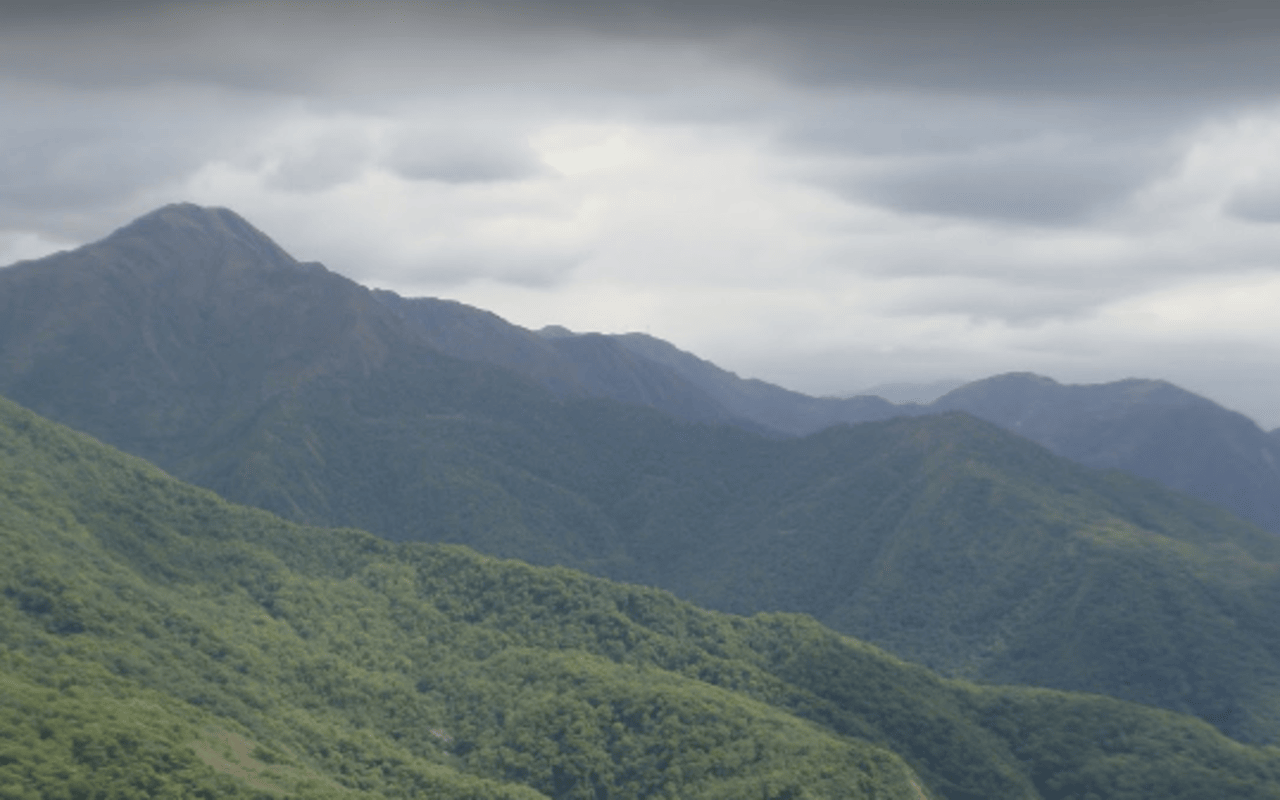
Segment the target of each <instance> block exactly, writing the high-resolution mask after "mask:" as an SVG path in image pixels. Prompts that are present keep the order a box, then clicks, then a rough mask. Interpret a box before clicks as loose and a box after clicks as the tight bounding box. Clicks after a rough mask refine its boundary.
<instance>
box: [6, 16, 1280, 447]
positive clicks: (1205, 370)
mask: <svg viewBox="0 0 1280 800" xmlns="http://www.w3.org/2000/svg"><path fill="white" fill-rule="evenodd" d="M175 201H192V202H197V203H202V204H207V205H219V206H226V207H228V208H231V209H233V210H235V211H237V212H238V213H240V214H242V215H243V216H245V217H246V218H247V219H249V221H250V222H252V223H253V224H255V225H256V226H257V227H259V228H261V229H262V230H263V231H265V232H266V233H267V234H268V235H270V236H272V237H273V238H274V239H275V240H276V241H278V242H279V243H280V244H281V245H282V246H284V247H285V248H286V249H288V250H289V251H290V252H292V253H293V254H294V255H295V256H297V257H298V258H301V259H304V260H315V261H321V262H324V263H325V264H326V265H327V266H329V267H330V268H331V269H333V270H335V271H337V272H340V273H342V274H344V275H347V276H349V277H351V278H353V279H355V280H357V281H359V282H361V283H364V284H366V285H370V286H378V287H384V288H389V289H393V290H396V291H398V292H400V293H401V294H405V295H411V296H421V295H431V296H439V297H448V298H453V299H457V300H461V301H463V302H466V303H470V304H472V305H476V306H480V307H482V308H486V309H489V310H492V311H495V312H496V313H498V314H500V315H502V316H503V317H505V318H507V319H508V320H511V321H512V322H515V323H517V324H520V325H524V326H527V327H532V328H538V327H541V326H543V325H546V324H560V325H564V326H567V327H569V328H572V329H574V330H599V331H606V332H623V331H632V330H637V331H647V332H649V333H652V334H653V335H655V336H660V337H662V338H664V339H667V340H669V341H671V342H673V343H674V344H676V345H678V346H680V347H682V348H684V349H687V350H691V351H693V352H695V353H697V354H698V355H701V356H703V357H704V358H709V359H711V360H712V361H715V362H716V363H718V364H720V365H721V366H724V367H726V368H728V369H732V370H734V371H735V372H737V373H739V374H740V375H743V376H750V377H760V378H764V379H766V380H770V381H773V382H776V383H780V384H782V385H785V386H788V387H791V388H795V389H798V390H801V391H806V392H809V393H813V394H838V393H847V392H851V391H854V390H857V389H860V388H863V387H866V386H869V385H872V384H876V383H880V382H886V381H904V380H906V381H929V380H935V379H941V378H969V379H974V378H980V377H985V376H987V375H991V374H995V373H999V372H1007V371H1013V370H1027V371H1033V372H1038V373H1041V374H1045V375H1049V376H1051V377H1054V378H1056V379H1058V380H1060V381H1064V382H1098V381H1109V380H1116V379H1119V378H1124V377H1129V376H1137V377H1153V378H1164V379H1167V380H1171V381H1173V382H1175V383H1177V384H1179V385H1181V386H1184V387H1186V388H1188V389H1191V390H1193V391H1196V392H1199V393H1201V394H1204V395H1206V396H1208V397H1210V398H1212V399H1214V400H1217V401H1218V402H1220V403H1223V404H1224V405H1227V406H1228V407H1230V408H1233V409H1236V410H1239V411H1242V412H1244V413H1246V414H1248V415H1250V416H1251V417H1253V418H1254V419H1255V420H1257V421H1258V422H1259V423H1260V424H1262V425H1263V426H1264V427H1267V428H1273V427H1277V426H1280V368H1278V367H1280V313H1278V312H1280V8H1278V7H1277V6H1276V5H1275V4H1274V2H1273V0H1268V2H1256V1H1254V2H1243V1H1242V0H1213V2H1190V1H1189V0H1182V1H1178V2H1159V1H1157V0H1074V1H1073V2H1067V1H1066V0H1056V1H1055V0H1021V1H1020V2H1014V1H1013V0H999V1H997V0H918V1H913V0H869V1H868V2H857V1H854V2H843V3H822V2H809V1H808V0H792V1H791V2H787V3H782V2H776V0H775V1H773V2H728V0H720V1H716V0H682V1H681V2H675V0H669V1H664V2H648V3H646V2H616V1H614V0H596V2H593V3H590V4H581V3H579V2H573V3H571V2H568V1H567V0H532V1H530V0H524V1H523V2H514V1H513V0H512V1H507V2H504V1H503V0H478V1H477V0H471V1H470V2H466V3H465V4H464V3H457V4H453V3H396V2H378V3H374V2H369V3H343V4H338V3H323V2H288V1H286V0H277V1H276V2H269V1H266V2H243V3H235V2H230V3H228V2H221V3H216V4H215V3H195V2H185V3H182V2H128V1H127V0H126V2H113V3H102V2H83V3H64V2H56V1H55V2H50V1H49V0H45V1H44V2H11V1H10V0H5V2H0V263H3V264H7V263H11V262H12V261H15V260H18V259H20V258H29V257H34V256H39V255H43V254H45V253H48V252H51V251H53V250H56V249H62V248H66V247H70V246H75V245H79V244H82V243H86V242H89V241H93V240H95V239H98V238H101V237H103V236H105V235H106V234H108V233H110V232H111V231H112V230H113V229H115V228H117V227H119V226H121V225H123V224H125V223H127V222H128V221H129V220H131V219H132V218H134V217H136V216H139V215H141V214H143V213H146V212H147V211H150V210H152V209H153V208H155V207H157V206H160V205H163V204H165V203H169V202H175Z"/></svg>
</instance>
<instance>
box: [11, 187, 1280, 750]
mask: <svg viewBox="0 0 1280 800" xmlns="http://www.w3.org/2000/svg"><path fill="white" fill-rule="evenodd" d="M58 287H62V290H58ZM42 298H43V299H42ZM54 300H57V301H58V302H53V301H54ZM414 307H415V308H418V309H424V308H426V307H427V306H425V305H422V304H415V305H414ZM0 308H7V309H17V310H20V311H21V313H20V314H17V315H16V316H15V317H0V325H2V326H3V327H0V333H2V334H3V338H0V356H2V357H0V367H3V369H0V386H3V387H5V388H6V390H7V389H13V390H14V391H15V392H16V394H17V397H16V399H19V400H20V401H22V402H23V403H26V404H29V405H30V406H31V407H33V408H35V409H36V410H38V411H41V412H44V413H47V414H49V415H50V416H52V417H55V418H57V419H59V420H60V421H63V422H66V423H68V424H71V425H73V426H75V427H78V428H81V429H83V430H86V431H88V432H90V433H92V434H93V435H95V436H98V437H100V438H102V439H104V440H105V441H107V442H109V443H112V444H116V445H119V446H121V447H124V448H127V449H129V450H131V451H132V452H135V453H137V454H140V455H144V456H146V457H148V458H149V459H152V460H153V461H155V462H157V463H159V464H160V465H161V466H163V467H164V468H165V469H167V470H169V471H170V472H172V473H173V474H175V475H177V476H179V477H181V478H184V479H188V480H191V481H193V482H197V483H199V484H201V485H203V486H206V487H208V488H212V489H214V490H215V491H217V492H219V493H220V494H222V495H223V496H225V497H228V498H231V499H233V500H236V501H239V502H244V503H248V504H252V505H256V506H258V507H261V508H265V509H268V510H271V511H275V512H278V513H281V514H283V515H286V516H288V517H290V518H291V519H293V520H295V521H303V522H311V523H324V524H329V525H348V526H353V527H360V528H363V529H366V530H370V531H372V532H374V533H376V534H378V535H381V536H383V537H385V538H387V539H390V540H393V541H406V540H407V541H413V540H418V541H436V542H453V543H460V544H467V545H470V546H474V547H476V548H478V549H481V550H482V551H484V552H486V553H489V554H494V555H501V556H505V557H516V558H521V559H525V560H528V561H531V562H534V563H540V564H564V565H570V566H574V567H578V568H583V569H589V570H591V571H593V572H595V573H596V574H599V575H604V576H606V577H612V578H616V579H623V580H629V581H637V582H645V583H649V584H652V585H657V586H661V587H664V588H668V589H670V590H672V591H674V592H676V593H678V594H680V595H681V596H682V597H685V598H687V599H693V600H696V601H698V602H700V603H704V604H706V605H709V606H714V607H716V608H720V609H723V610H731V611H739V612H755V611H794V612H804V613H809V614H813V615H814V616H815V617H817V618H818V619H820V620H821V621H823V622H825V623H827V624H830V625H832V626H833V627H837V628H838V629H840V630H842V631H844V632H846V633H850V634H855V635H858V636H860V637H863V638H866V639H868V640H871V641H873V642H876V643H878V644H882V645H884V646H886V647H889V648H892V649H893V650H894V652H896V653H898V654H899V655H901V656H903V657H907V658H911V659H914V660H919V661H922V662H924V663H926V664H928V665H930V666H932V667H934V668H936V669H939V670H942V671H944V672H946V673H948V674H952V675H963V676H968V677H971V678H977V679H983V680H1000V681H1011V682H1024V683H1035V684H1039V685H1043V686H1050V687H1056V688H1070V689H1083V690H1088V691H1095V692H1101V693H1106V694H1111V695H1114V696H1118V697H1122V698H1129V699H1134V700H1141V701H1143V702H1148V703H1153V704H1159V705H1162V706H1165V707H1168V708H1171V709H1174V710H1178V711H1187V712H1193V713H1196V714H1198V715H1200V716H1202V717H1204V718H1205V719H1209V720H1211V721H1213V722H1214V724H1215V725H1218V726H1219V727H1220V729H1221V730H1223V731H1225V732H1228V733H1230V734H1231V735H1233V736H1237V737H1239V738H1241V739H1245V740H1250V741H1276V740H1277V739H1280V698H1278V697H1277V696H1276V693H1275V692H1274V690H1273V689H1272V687H1273V686H1275V685H1276V682H1277V681H1278V680H1280V654H1278V653H1277V649H1276V648H1277V645H1276V644H1275V643H1276V642H1280V636H1277V635H1276V634H1277V631H1276V630H1275V625H1276V623H1275V622H1274V620H1275V619H1277V618H1278V615H1277V614H1276V613H1275V611H1276V609H1277V607H1278V606H1277V602H1278V601H1277V597H1276V593H1275V586H1276V584H1275V580H1274V578H1273V575H1274V572H1275V569H1276V565H1277V564H1280V554H1277V551H1276V548H1277V546H1278V543H1277V540H1276V539H1275V537H1274V536H1269V535H1267V534H1265V533H1264V532H1262V531H1259V530H1258V529H1256V528H1253V527H1252V526H1249V525H1246V524H1244V523H1242V522H1240V521H1239V520H1236V519H1234V518H1232V517H1230V516H1229V515H1227V514H1225V513H1222V512H1219V511H1217V510H1215V509H1212V508H1209V507H1206V506H1204V505H1202V504H1199V503H1195V502H1192V501H1190V500H1189V499H1187V498H1185V497H1182V496H1180V495H1176V494H1173V493H1170V492H1167V491H1162V490H1160V489H1159V488H1158V487H1156V486H1154V485H1152V484H1148V483H1146V482H1143V481H1138V480H1133V479H1129V478H1125V477H1123V476H1119V475H1110V476H1106V475H1099V474H1096V473H1094V472H1092V471H1090V470H1087V469H1085V468H1082V467H1080V466H1078V465H1075V464H1072V463H1070V462H1067V461H1065V460H1063V459H1060V458H1055V457H1054V456H1052V455H1051V454H1050V453H1049V452H1048V451H1046V450H1044V449H1043V448H1040V447H1038V446H1036V445H1034V444H1031V443H1030V442H1028V441H1026V440H1025V439H1022V438H1021V437H1017V436H1014V435H1012V434H1009V433H1007V432H1004V431H1001V430H1000V429H998V428H996V427H994V426H992V425H990V424H986V423H982V422H979V421H977V420H975V419H973V418H970V417H968V416H965V415H963V414H951V415H942V416H936V415H935V416H929V417H920V418H917V419H898V420H894V421H891V422H884V423H874V424H866V425H862V426H857V427H854V428H834V429H830V430H826V431H823V432H821V433H819V434H815V435H813V436H810V437H806V438H803V439H790V440H779V439H773V438H767V437H762V436H758V435H753V434H752V433H750V432H748V431H744V430H741V429H738V428H734V427H728V426H712V425H699V424H690V423H687V422H681V421H678V420H675V419H672V418H671V417H669V416H666V415H664V414H661V413H658V412H656V411H654V410H653V409H646V408H642V407H638V406H634V405H623V404H620V403H616V402H611V401H608V400H604V399H594V400H586V399H579V398H573V397H564V396H557V395H555V394H552V393H551V392H549V391H547V390H546V389H545V388H544V387H542V386H541V385H539V384H538V382H536V381H534V380H533V379H531V378H529V377H527V376H521V375H517V374H514V373H512V372H510V371H508V370H503V369H499V368H497V367H494V366H492V365H488V364H479V363H475V362H467V361H462V360H459V359H455V358H451V357H449V356H447V355H444V354H442V353H440V352H439V351H438V350H436V349H434V348H433V347H431V346H430V345H429V344H428V343H427V342H426V341H425V339H424V336H423V334H422V333H421V332H420V331H419V330H418V329H417V328H415V327H414V325H413V324H411V321H410V320H408V319H406V317H405V316H404V315H401V314H398V313H394V312H393V311H392V310H390V309H388V308H387V306H386V304H385V302H382V301H380V300H378V299H377V298H375V297H374V296H373V294H372V293H371V292H369V291H368V290H366V289H364V288H363V287H359V286H357V285H356V284H354V283H351V282H350V281H347V280H346V279H344V278H341V277H339V276H336V275H333V274H332V273H328V272H327V271H324V270H323V269H322V268H318V267H307V266H304V265H299V264H296V263H294V262H292V261H291V260H289V259H288V258H287V256H284V255H282V254H280V253H279V252H278V248H274V246H273V245H270V243H269V240H266V238H265V237H263V236H261V234H257V233H256V232H254V231H252V229H251V228H247V226H246V225H244V224H242V221H238V218H236V217H234V215H230V212H223V211H211V210H206V209H198V208H194V207H176V208H169V209H165V210H162V211H161V212H158V213H157V214H155V215H151V216H149V217H147V218H144V219H143V220H141V221H140V222H139V223H137V224H136V225H134V226H129V227H127V228H125V229H123V230H122V231H121V232H119V233H117V234H116V235H114V236H112V237H109V238H108V239H107V240H105V241H104V242H103V243H100V244H99V245H93V246H89V247H86V248H83V249H82V250H80V251H77V252H75V253H70V254H64V255H61V256H57V257H52V258H51V259H46V260H44V261H41V262H33V263H30V264H25V265H19V266H17V267H13V268H10V269H8V270H3V271H0ZM228 343H232V344H234V346H229V345H228Z"/></svg>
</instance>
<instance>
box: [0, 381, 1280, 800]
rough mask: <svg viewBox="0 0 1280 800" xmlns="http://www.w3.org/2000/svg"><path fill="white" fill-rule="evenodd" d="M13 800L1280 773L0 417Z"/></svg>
mask: <svg viewBox="0 0 1280 800" xmlns="http://www.w3.org/2000/svg"><path fill="white" fill-rule="evenodd" d="M0 548H2V549H3V551H2V552H0V643H2V644H3V652H2V653H0V659H2V660H3V664H4V670H3V673H2V674H3V677H2V678H0V682H2V684H0V685H2V687H3V688H2V690H0V714H3V715H4V720H5V723H4V727H3V729H0V730H3V733H2V734H0V787H2V788H0V791H2V792H4V796H6V797H22V798H25V797H37V796H38V797H76V796H103V797H134V796H163V795H173V796H194V797H215V796H216V797H284V796H297V797H326V796H328V797H382V796H388V797H396V796H412V795H414V794H425V795H426V796H449V797H473V798H490V797H493V798H497V797H504V798H533V797H538V796H553V797H564V798H578V797H582V798H593V800H595V799H597V798H626V797H654V796H662V797H666V796H670V797H682V798H683V797H716V798H731V797H742V796H752V797H755V796H759V797H763V798H783V797H815V798H817V797H866V798H871V797H874V798H902V799H903V800H908V799H910V800H918V798H920V797H939V798H943V797H945V798H954V799H955V800H961V799H962V798H963V799H965V800H970V799H972V800H977V798H1006V797H1007V798H1037V797H1040V798H1068V797H1072V798H1086V797H1097V798H1108V799H1109V798H1116V799H1117V800H1118V799H1119V798H1130V797H1132V798H1149V797H1162V798H1197V799H1198V798H1205V797H1223V798H1270V797H1276V796H1280V751H1277V750H1275V749H1274V748H1255V747H1248V746H1245V745H1241V744H1238V743H1236V742H1233V741H1231V740H1228V739H1225V738H1223V737H1222V736H1221V735H1219V734H1217V733H1216V732H1215V731H1214V730H1213V729H1212V728H1211V727H1210V726H1208V725H1206V724H1204V723H1203V722H1201V721H1198V720H1195V719H1193V718H1189V717H1181V716H1177V715H1175V714H1171V713H1169V712H1165V711H1157V710H1153V709H1149V708H1144V707H1141V706H1137V705H1132V704H1126V703H1123V702H1120V701H1115V700H1109V699H1105V698H1101V697H1096V696H1084V695H1070V694H1065V693H1060V692H1053V691H1047V690H1031V689H1020V688H1008V687H996V686H987V687H978V686H973V685H970V684H965V683H962V682H957V681H947V680H943V679H940V678H938V677H936V676H934V675H932V674H931V673H929V672H927V671H926V670H924V669H922V668H920V667H917V666H912V665H908V664H904V663H903V662H900V661H898V660H896V659H894V658H893V657H891V656H888V655H886V654H884V653H882V652H881V651H878V650H876V649H875V648H872V647H869V646H867V645H864V644H861V643H859V642H857V641H855V640H852V639H848V638H845V637H842V636H840V635H838V634H835V633H832V632H830V631H828V630H826V629H824V628H822V627H820V626H818V625H817V624H815V623H814V622H812V621H811V620H808V619H806V618H803V617H796V616H789V615H777V614H773V615H762V616H758V617H754V618H751V619H746V618H742V617H732V616H727V615H723V614H717V613H713V612H707V611H702V610H699V609H697V608H695V607H693V606H691V605H688V604H686V603H682V602H680V601H678V600H676V599H674V598H673V597H671V596H670V595H668V594H665V593H663V592H661V591H658V590H653V589H645V588H640V587H633V586H624V585H619V584H614V583H609V582H607V581H604V580H601V579H598V578H591V577H588V576H586V575H583V574H581V573H577V572H573V571H570V570H566V569H563V568H553V569H546V568H536V567H531V566H528V565H525V564H520V563H517V562H503V561H497V560H494V559H491V558H486V557H483V556H479V555H477V554H474V553H473V552H471V551H468V550H465V549H462V548H456V547H448V546H433V545H423V544H416V543H410V544H402V545H396V544H392V543H389V542H386V541H385V540H381V539H378V538H375V537H372V536H370V535H368V534H364V533H360V532H357V531H342V530H325V529H319V528H306V527H300V526H297V525H294V524H291V523H288V522H284V521H282V520H279V519H278V518H275V517H272V516H270V515H268V514H265V513H263V512H260V511H254V510H248V509H243V508H239V507H235V506H232V505H229V504H227V503H226V502H224V501H222V500H220V499H218V498H217V497H216V496H214V495H212V494H210V493H208V492H206V491H203V490H199V489H195V488H192V487H189V486H186V485H183V484H181V483H179V482H177V481H175V480H173V479H171V478H169V477H168V476H166V475H164V474H163V473H161V472H159V471H158V470H156V469H155V468H153V467H151V466H150V465H148V464H146V463H144V462H142V461H139V460H137V459H133V458H130V457H127V456H123V455H121V454H118V453H116V452H114V451H111V450H109V449H108V448H105V447H103V446H102V445H100V444H98V443H97V442H95V441H93V440H91V439H89V438H88V437H85V436H83V435H80V434H76V433H73V432H71V431H68V430H66V429H64V428H60V427H58V426H55V425H53V424H51V423H48V422H46V421H44V420H42V419H40V418H38V417H36V416H35V415H33V414H31V413H29V412H26V411H24V410H22V409H20V408H18V407H16V406H14V405H12V404H11V403H8V402H7V401H0Z"/></svg>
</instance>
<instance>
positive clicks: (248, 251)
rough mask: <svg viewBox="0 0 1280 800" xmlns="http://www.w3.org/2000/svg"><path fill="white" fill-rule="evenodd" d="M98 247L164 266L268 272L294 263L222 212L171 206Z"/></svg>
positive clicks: (265, 238)
mask: <svg viewBox="0 0 1280 800" xmlns="http://www.w3.org/2000/svg"><path fill="white" fill-rule="evenodd" d="M100 244H102V245H106V246H109V247H111V246H114V247H121V248H125V249H127V250H129V251H132V252H133V253H134V254H136V255H141V254H142V253H146V254H148V255H150V256H152V257H154V258H159V259H161V260H163V261H166V262H169V263H182V262H188V263H196V262H208V261H210V260H211V257H212V259H216V260H217V261H220V262H223V263H225V262H228V261H237V262H241V263H246V262H247V263H253V264H257V265H261V266H267V267H294V268H296V267H297V266H298V262H297V261H296V260H295V259H294V258H293V257H292V256H290V255H289V254H288V253H286V252H285V251H284V249H282V248H281V247H280V246H279V245H278V244H276V243H275V242H274V241H272V239H271V238H270V237H269V236H267V235H266V234H265V233H263V232H262V231H260V230H258V229H257V228H255V227H254V226H253V225H251V224H249V222H248V221H247V220H246V219H245V218H244V217H241V216H240V215H239V214H237V213H235V212H234V211H231V210H230V209H227V208H218V207H207V206H200V205H196V204H194V203H172V204H170V205H167V206H162V207H161V208H158V209H156V210H155V211H152V212H150V213H148V214H144V215H143V216H141V217H138V218H137V219H135V220H134V221H133V222H130V223H129V224H128V225H125V226H124V227H122V228H120V229H119V230H117V231H116V232H115V233H112V234H111V235H110V236H108V237H107V238H106V239H104V240H103V241H102V242H101V243H100Z"/></svg>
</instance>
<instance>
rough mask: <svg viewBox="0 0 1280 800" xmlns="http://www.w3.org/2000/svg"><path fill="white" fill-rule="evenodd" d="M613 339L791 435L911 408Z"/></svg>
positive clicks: (645, 340) (648, 343)
mask: <svg viewBox="0 0 1280 800" xmlns="http://www.w3.org/2000/svg"><path fill="white" fill-rule="evenodd" d="M613 338H614V339H616V340H617V341H618V342H620V343H621V344H622V345H623V346H624V347H626V348H627V349H628V350H631V351H632V352H634V353H637V354H639V355H641V356H643V357H645V358H647V359H649V360H651V361H654V362H656V363H659V364H664V365H666V366H668V367H670V368H672V369H674V370H675V371H676V372H678V373H679V374H680V375H681V376H683V377H684V378H686V379H687V380H688V381H689V382H690V383H692V384H693V385H695V386H697V387H699V388H701V389H703V390H704V391H706V392H707V393H708V394H710V395H711V396H712V397H714V398H715V399H716V401H717V402H719V403H720V404H721V405H722V406H724V407H725V408H726V409H728V410H729V411H730V412H731V413H732V414H734V415H735V416H737V417H740V418H742V419H747V420H752V421H754V422H757V423H759V424H761V425H764V426H766V427H767V428H770V429H773V430H777V431H781V432H783V433H787V434H791V435H806V434H809V433H813V432H815V431H819V430H822V429H823V428H828V427H831V426H832V425H837V424H841V423H856V422H869V421H872V420H881V419H889V418H890V417H895V416H899V415H900V414H903V413H907V412H908V411H909V410H910V407H907V408H902V407H898V406H895V405H894V404H892V403H890V402H889V401H887V400H885V399H883V398H880V397H847V398H833V397H810V396H808V395H805V394H801V393H799V392H793V391H790V390H788V389H783V388H781V387H779V386H774V385H773V384H771V383H765V382H764V381H760V380H753V379H743V378H739V377H738V376H737V375H735V374H733V373H732V372H729V371H727V370H723V369H721V368H719V367H717V366H716V365H714V364H712V363H711V362H709V361H704V360H702V359H700V358H698V357H697V356H694V355H693V354H691V353H686V352H685V351H683V350H680V349H678V348H677V347H675V346H674V345H671V344H669V343H667V342H664V341H662V340H661V339H656V338H654V337H652V336H647V335H645V334H642V333H628V334H622V335H619V336H615V337H613Z"/></svg>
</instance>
